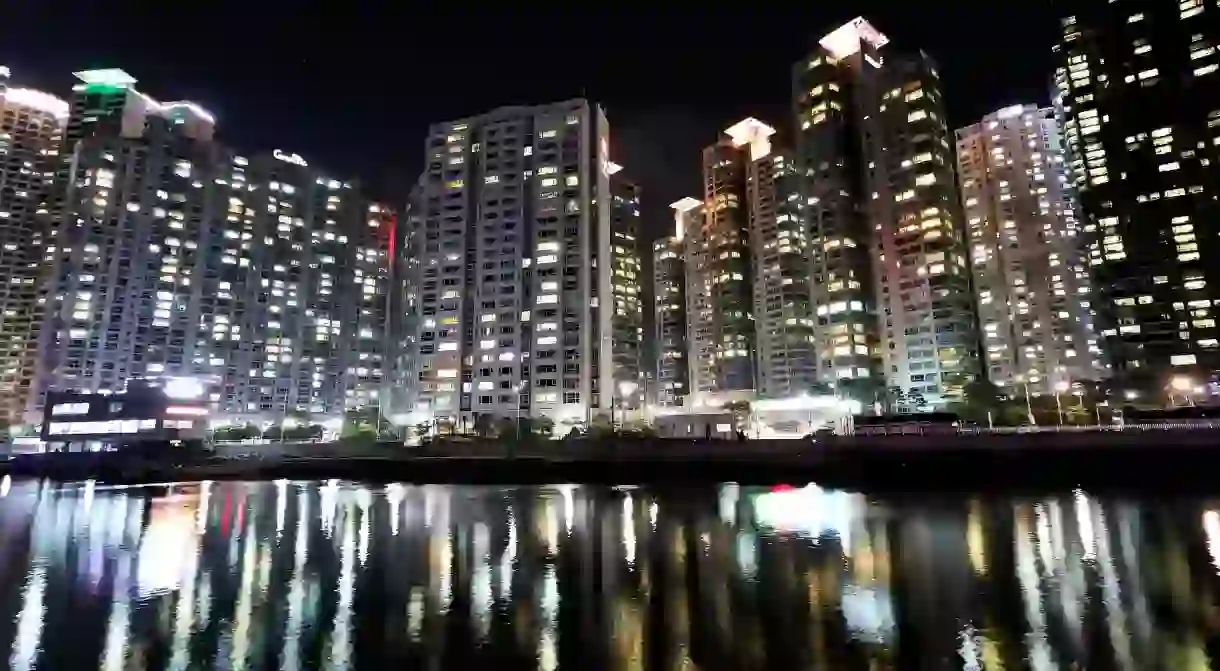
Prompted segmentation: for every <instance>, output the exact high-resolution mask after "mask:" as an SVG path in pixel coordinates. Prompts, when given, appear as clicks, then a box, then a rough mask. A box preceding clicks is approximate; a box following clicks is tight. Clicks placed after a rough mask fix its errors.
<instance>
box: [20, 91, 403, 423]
mask: <svg viewBox="0 0 1220 671" xmlns="http://www.w3.org/2000/svg"><path fill="white" fill-rule="evenodd" d="M77 78H78V79H79V80H80V83H79V84H78V85H77V86H76V87H75V89H74V96H73V100H72V111H71V116H70V118H69V121H68V129H67V146H69V147H70V151H65V152H64V155H63V157H62V160H61V162H60V163H59V167H58V172H57V176H56V182H55V186H54V190H53V198H52V208H51V209H52V215H53V217H54V228H53V230H52V232H51V238H50V240H49V242H48V244H47V246H46V253H45V256H44V258H43V263H44V265H45V267H46V273H45V275H44V278H43V285H42V292H43V294H44V295H45V296H46V297H47V306H46V313H45V316H44V321H43V327H42V329H41V332H40V339H39V343H38V347H39V350H38V371H37V377H36V388H37V391H38V392H39V395H38V396H34V397H32V402H31V405H32V409H36V408H37V407H39V406H40V404H41V398H42V396H44V395H45V393H46V392H47V391H48V390H52V389H54V390H59V391H77V392H97V391H116V390H118V389H121V388H122V387H123V385H124V383H125V382H126V381H127V380H128V379H130V378H137V377H138V378H157V377H163V376H171V377H197V378H199V379H202V380H204V381H206V384H207V394H208V396H207V400H208V402H209V404H210V409H211V411H212V413H213V414H217V415H221V416H227V417H231V418H242V419H248V420H253V421H278V420H281V419H283V418H284V417H285V416H287V415H289V414H311V415H315V416H316V415H337V414H339V413H342V412H343V410H344V409H345V408H350V407H356V406H359V405H363V404H367V403H371V402H375V400H376V399H377V395H378V393H379V389H380V387H381V385H382V378H383V365H384V364H383V357H384V353H383V351H382V348H383V345H384V332H383V331H384V326H383V325H384V323H385V317H386V314H385V310H386V299H387V293H388V283H389V268H390V266H389V254H390V249H389V247H390V240H391V239H392V235H393V228H394V225H395V219H394V214H393V213H392V212H391V211H390V210H389V209H388V208H385V207H383V206H381V205H378V204H375V203H370V202H368V201H366V200H364V199H362V198H361V197H360V196H359V195H358V194H357V191H356V189H354V188H353V187H352V186H351V185H350V184H347V183H344V182H341V181H339V180H336V179H332V178H330V177H328V176H326V175H323V174H321V173H320V172H318V171H316V170H315V169H313V168H311V167H310V166H309V165H308V163H307V161H306V160H305V159H304V158H302V157H301V156H299V155H296V154H293V153H290V152H284V151H281V150H275V151H274V152H272V153H269V154H260V155H254V156H251V157H249V158H247V157H245V156H240V155H237V154H235V153H233V152H231V151H230V150H228V149H227V148H225V147H223V146H221V145H219V144H218V143H216V142H214V141H213V133H214V129H215V125H214V120H213V119H212V117H211V115H210V114H208V113H207V112H206V111H205V110H204V109H202V108H201V107H199V106H198V105H195V104H194V103H189V102H178V103H164V104H162V103H159V102H157V101H155V100H153V99H152V98H150V97H149V96H147V95H144V94H143V93H140V92H139V91H138V90H136V89H135V87H134V85H135V83H136V82H135V80H134V79H133V78H132V77H130V76H129V75H127V74H126V73H124V72H122V71H119V70H96V71H88V72H81V73H77Z"/></svg>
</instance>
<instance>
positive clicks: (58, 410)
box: [51, 403, 89, 415]
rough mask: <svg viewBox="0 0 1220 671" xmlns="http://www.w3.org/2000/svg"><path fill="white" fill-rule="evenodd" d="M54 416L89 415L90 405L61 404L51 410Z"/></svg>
mask: <svg viewBox="0 0 1220 671" xmlns="http://www.w3.org/2000/svg"><path fill="white" fill-rule="evenodd" d="M51 414H52V415H87V414H89V404H88V403H60V404H59V405H57V406H55V407H53V408H51Z"/></svg>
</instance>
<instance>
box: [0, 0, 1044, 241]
mask: <svg viewBox="0 0 1220 671" xmlns="http://www.w3.org/2000/svg"><path fill="white" fill-rule="evenodd" d="M1050 3H1051V0H1033V2H1025V3H996V2H974V3H970V2H960V1H955V2H947V1H944V0H940V1H937V0H931V1H925V2H919V3H902V2H895V1H894V0H889V1H888V2H863V1H861V2H855V3H842V2H803V3H793V4H792V5H791V7H793V9H779V8H775V9H770V8H769V9H767V10H765V11H764V10H763V9H761V8H762V7H764V6H765V7H770V6H772V5H774V4H776V3H763V2H758V3H752V4H756V5H758V6H759V7H760V9H759V11H758V12H756V13H749V12H745V11H737V12H730V11H728V10H727V9H726V10H713V9H711V8H710V7H709V6H707V5H687V6H684V7H689V8H690V9H688V10H687V11H677V9H676V8H675V9H674V10H673V11H669V12H662V11H659V10H657V11H653V12H651V13H649V12H643V11H637V12H631V11H625V10H624V11H621V12H603V13H590V12H593V11H595V9H596V8H597V7H599V5H595V4H592V3H575V4H574V5H571V6H572V7H573V8H574V9H580V10H584V11H583V13H581V12H577V11H572V12H570V13H556V12H555V11H549V10H548V11H547V12H545V13H544V12H542V11H541V10H528V9H522V11H521V12H519V13H515V14H509V13H503V14H486V13H482V12H479V13H476V12H473V11H471V12H468V13H465V14H451V15H441V14H438V13H436V10H431V11H430V12H429V13H428V14H423V13H415V14H412V13H407V10H406V8H407V7H408V6H413V5H410V4H409V3H377V4H378V5H381V6H399V7H401V8H402V9H401V10H400V12H398V13H393V12H388V11H386V12H379V11H375V10H373V9H372V8H368V9H362V10H349V9H346V5H347V3H339V2H334V1H333V0H332V1H331V2H327V3H324V4H323V3H312V2H296V3H279V2H271V1H270V0H247V2H243V3H237V2H229V1H227V0H225V1H219V0H208V1H204V2H198V3H181V2H164V3H140V5H139V10H138V12H137V11H135V9H134V3H132V7H133V9H132V11H130V12H125V11H123V10H122V7H123V5H124V4H125V3H123V2H118V1H111V2H100V1H98V2H85V1H83V0H81V1H69V0H59V1H56V2H49V1H48V2H38V1H28V2H27V1H22V0H14V1H13V2H9V3H4V5H5V6H4V7H3V8H2V9H0V64H6V65H8V66H10V67H11V68H12V69H13V73H14V76H15V79H16V81H17V82H18V83H20V84H22V85H31V86H37V87H39V88H44V89H47V90H50V91H52V92H59V93H61V94H65V95H66V93H67V92H68V90H69V89H70V87H71V85H72V83H73V79H72V76H71V72H72V71H74V70H80V69H87V68H97V67H119V68H122V69H124V70H127V71H128V72H129V73H131V74H132V75H133V76H135V77H136V78H137V79H139V80H140V84H139V85H138V86H139V88H140V89H141V90H143V91H145V92H146V93H148V94H150V95H152V96H153V97H156V98H159V99H162V100H176V99H189V100H194V101H196V102H198V103H200V104H202V105H203V106H204V107H206V108H208V109H209V110H211V111H212V112H213V113H214V114H215V115H216V116H217V118H218V120H219V129H220V135H221V137H222V138H224V139H225V141H227V142H229V143H231V144H233V145H235V146H236V147H239V148H241V149H243V150H258V149H271V148H274V147H282V148H284V149H287V150H291V151H295V152H298V153H300V154H302V155H303V156H305V157H306V158H307V159H309V160H310V162H311V163H313V164H316V165H320V166H324V167H325V168H326V169H328V170H331V171H332V172H334V173H336V174H338V175H340V176H355V175H359V176H361V177H362V178H363V181H364V182H366V183H368V184H370V185H371V186H372V187H373V188H374V189H375V190H376V191H378V192H379V193H380V194H381V195H382V196H383V197H390V198H394V197H397V196H399V195H401V194H403V193H405V191H406V189H407V188H408V187H409V184H410V183H411V182H412V181H413V179H414V177H415V175H416V173H417V171H418V170H419V168H420V166H421V164H422V157H423V139H424V132H425V130H426V128H427V126H428V124H429V123H430V122H434V121H443V120H446V119H453V118H458V117H462V116H467V115H473V114H476V113H479V112H483V111H486V110H489V109H491V108H493V107H496V106H500V105H507V104H530V103H543V102H550V101H556V100H562V99H565V98H572V97H577V96H582V95H583V96H586V97H588V98H590V99H592V100H595V101H597V102H600V103H601V104H602V105H603V106H604V107H605V108H606V111H607V115H608V116H609V119H610V124H611V137H612V153H613V154H614V158H615V160H616V161H617V162H619V163H621V164H623V165H624V166H625V168H626V170H627V171H628V173H629V174H631V175H632V176H633V177H634V179H635V180H636V181H637V182H639V183H640V185H641V186H642V188H643V200H644V203H643V208H644V216H645V221H646V229H647V230H648V233H649V234H650V235H649V237H651V236H654V235H659V234H661V233H663V232H665V231H666V230H667V227H668V226H669V224H670V221H671V220H670V219H669V217H668V214H667V205H668V203H670V202H672V201H674V200H677V199H678V198H680V197H682V196H687V195H698V193H697V189H698V188H699V182H700V175H699V160H700V154H699V150H700V149H701V148H702V147H703V146H706V145H708V144H711V143H712V142H714V141H715V140H716V139H717V136H718V133H719V131H720V130H721V129H723V128H725V127H727V126H728V125H730V124H731V123H732V122H735V121H737V120H738V119H740V118H741V117H744V116H747V115H749V116H756V117H758V118H760V119H762V120H764V121H767V122H769V123H772V124H773V125H778V126H780V127H781V128H783V129H785V132H786V130H787V129H788V128H789V127H790V125H791V124H790V122H789V120H788V115H789V102H788V101H789V96H790V92H789V87H790V83H789V69H790V66H791V64H792V63H793V62H795V61H796V60H798V59H800V58H802V57H803V56H804V55H806V54H807V53H808V51H809V48H810V47H811V46H812V45H814V44H816V42H817V39H818V38H819V37H820V36H822V35H824V34H825V33H826V32H828V31H829V30H831V29H833V28H834V27H836V26H838V25H839V24H841V23H843V22H844V21H846V20H849V19H851V18H853V17H854V16H856V15H858V14H863V15H865V16H866V17H867V18H868V19H869V20H870V21H871V22H872V23H873V24H874V25H875V26H876V27H877V28H878V29H879V30H881V31H882V32H884V33H886V34H887V35H888V36H889V37H890V38H891V40H892V45H893V47H898V48H901V49H916V48H922V49H924V50H925V51H927V52H928V53H929V54H931V55H932V56H933V58H935V59H936V60H937V61H938V62H939V64H940V68H941V73H942V76H943V79H944V82H945V92H946V99H947V101H948V104H949V119H950V123H951V124H953V125H954V126H961V125H964V124H966V123H969V122H971V121H973V120H974V119H975V118H977V117H979V116H981V115H983V114H985V113H987V112H989V111H992V110H994V109H996V108H999V107H1002V106H1005V105H1009V104H1013V103H1017V102H1038V103H1045V102H1047V100H1048V93H1047V90H1048V86H1049V81H1050V74H1051V70H1050V68H1051V51H1050V48H1051V44H1052V42H1053V38H1054V35H1055V32H1056V28H1057V21H1056V19H1057V14H1058V13H1059V12H1057V11H1055V10H1053V9H1052V8H1051V7H1050ZM353 4H355V3H353ZM443 6H448V7H459V6H461V5H459V4H458V3H453V4H451V5H443ZM468 6H470V7H474V6H475V5H468ZM498 6H500V7H504V5H498ZM516 6H518V5H515V6H514V7H516ZM658 6H659V5H658ZM696 8H698V10H700V12H701V13H700V14H698V15H696V14H695V13H694V12H693V11H691V10H694V9H696ZM797 8H799V10H798V9H797ZM277 10H278V11H277ZM890 48H892V47H890Z"/></svg>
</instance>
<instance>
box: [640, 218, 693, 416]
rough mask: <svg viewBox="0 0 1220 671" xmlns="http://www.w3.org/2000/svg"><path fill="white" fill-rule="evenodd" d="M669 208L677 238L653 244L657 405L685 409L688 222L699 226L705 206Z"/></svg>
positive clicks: (686, 382)
mask: <svg viewBox="0 0 1220 671" xmlns="http://www.w3.org/2000/svg"><path fill="white" fill-rule="evenodd" d="M670 207H672V208H673V209H674V219H675V225H674V235H673V236H670V237H666V238H661V239H660V240H656V241H654V242H653V243H652V276H653V300H654V303H655V304H654V306H653V308H654V312H653V315H654V317H653V322H654V324H655V326H656V336H655V337H656V347H657V367H656V404H657V405H658V406H660V407H663V408H676V407H682V406H685V405H687V404H688V402H689V401H688V396H689V394H690V368H689V365H690V362H689V360H688V351H689V350H688V349H687V339H686V338H687V333H686V329H687V321H686V300H687V297H686V242H685V225H686V221H687V220H688V219H690V220H694V221H695V222H696V225H697V222H698V221H699V219H700V218H701V216H702V215H701V213H700V210H701V209H702V205H701V203H700V202H699V201H697V200H695V199H694V198H684V199H682V200H680V201H678V202H676V203H673V204H672V205H670Z"/></svg>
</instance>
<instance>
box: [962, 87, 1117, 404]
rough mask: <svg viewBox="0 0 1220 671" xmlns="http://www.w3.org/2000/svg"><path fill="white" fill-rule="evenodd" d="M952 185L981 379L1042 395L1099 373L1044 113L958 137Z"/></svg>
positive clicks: (1049, 119) (1069, 209)
mask: <svg viewBox="0 0 1220 671" xmlns="http://www.w3.org/2000/svg"><path fill="white" fill-rule="evenodd" d="M956 135H957V162H958V175H959V177H960V179H961V193H962V196H961V200H962V206H963V209H964V216H965V219H966V225H967V231H968V233H969V236H970V250H971V269H972V271H973V273H974V290H975V298H976V300H977V302H978V311H979V322H980V327H981V328H980V330H981V333H982V337H983V350H984V354H983V356H984V357H985V361H986V367H987V373H988V377H989V378H990V379H991V381H992V382H994V383H996V384H997V385H1000V386H1001V387H1007V388H1008V389H1009V391H1010V392H1015V391H1020V390H1021V389H1022V386H1023V385H1027V386H1028V388H1029V389H1030V390H1031V391H1032V392H1034V393H1051V392H1053V391H1054V390H1055V389H1056V388H1057V387H1061V386H1062V385H1065V384H1066V385H1070V384H1071V383H1072V382H1074V381H1078V380H1096V379H1098V378H1099V377H1100V374H1101V372H1102V369H1101V362H1100V353H1101V350H1100V348H1099V347H1098V345H1097V340H1096V337H1095V336H1094V334H1093V329H1092V316H1091V314H1090V312H1089V305H1090V300H1091V295H1090V283H1089V277H1088V267H1087V265H1086V264H1087V260H1086V258H1085V255H1084V248H1083V244H1082V243H1083V241H1084V236H1083V231H1081V229H1080V225H1079V223H1078V222H1077V220H1076V209H1075V201H1074V197H1073V193H1072V187H1071V185H1070V184H1069V183H1068V176H1067V172H1066V164H1065V159H1064V155H1063V146H1062V134H1061V133H1060V132H1059V125H1058V123H1057V122H1056V121H1055V119H1054V112H1053V110H1051V109H1049V108H1041V109H1040V108H1038V107H1037V106H1035V105H1016V106H1013V107H1007V108H1004V109H1002V110H999V111H997V112H995V113H993V114H989V115H987V116H985V117H983V119H982V120H981V121H979V122H978V123H975V124H973V125H970V126H967V127H965V128H962V129H959V130H958V131H957V133H956Z"/></svg>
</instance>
